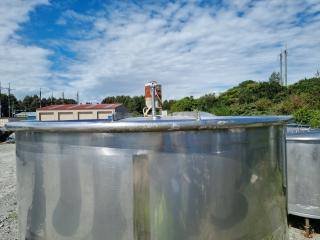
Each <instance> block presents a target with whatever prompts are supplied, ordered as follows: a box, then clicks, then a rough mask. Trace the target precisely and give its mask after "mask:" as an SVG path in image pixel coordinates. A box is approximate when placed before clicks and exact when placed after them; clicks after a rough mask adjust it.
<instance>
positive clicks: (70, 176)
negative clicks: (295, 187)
mask: <svg viewBox="0 0 320 240" xmlns="http://www.w3.org/2000/svg"><path fill="white" fill-rule="evenodd" d="M286 120H287V118H283V117H262V118H258V117H214V118H206V119H190V118H186V117H184V118H183V117H180V118H179V119H177V118H161V119H158V120H155V121H153V120H148V119H147V120H146V119H128V120H125V121H122V122H113V123H101V122H98V123H94V122H87V123H86V122H72V123H70V122H69V123H66V122H51V123H48V122H47V123H46V122H40V123H39V122H25V123H23V122H20V123H12V124H9V125H7V128H9V129H11V130H15V131H16V142H17V146H16V149H17V176H18V202H19V229H20V234H21V235H20V239H21V240H25V239H28V240H35V239H37V240H39V239H40V240H52V239H59V240H77V239H79V240H80V239H91V240H101V239H110V240H182V239H183V240H217V239H218V240H235V239H237V240H248V239H250V240H267V239H268V240H269V239H277V240H285V239H287V222H286V215H287V212H286V198H285V191H284V188H283V186H284V177H283V172H284V171H283V170H284V169H283V162H284V155H285V154H284V148H283V146H284V143H285V127H284V126H283V124H284V123H285V121H286Z"/></svg>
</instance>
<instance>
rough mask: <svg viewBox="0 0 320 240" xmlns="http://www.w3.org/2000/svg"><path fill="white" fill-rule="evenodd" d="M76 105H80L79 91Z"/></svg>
mask: <svg viewBox="0 0 320 240" xmlns="http://www.w3.org/2000/svg"><path fill="white" fill-rule="evenodd" d="M77 104H80V102H79V91H77Z"/></svg>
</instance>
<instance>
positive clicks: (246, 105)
mask: <svg viewBox="0 0 320 240" xmlns="http://www.w3.org/2000/svg"><path fill="white" fill-rule="evenodd" d="M0 97H1V105H2V113H3V116H5V117H6V116H8V96H7V95H1V96H0ZM63 102H64V103H65V104H68V103H73V104H75V103H76V101H75V100H74V99H64V100H63V99H61V98H42V99H41V106H48V105H52V104H62V103H63ZM10 103H11V107H12V108H13V109H15V110H17V111H35V110H36V109H37V108H38V107H39V106H40V99H39V97H38V96H37V95H33V96H26V97H24V98H23V100H18V99H16V97H15V96H14V95H10ZM102 103H122V104H123V105H124V106H126V107H127V109H128V111H129V112H130V113H132V114H133V115H141V114H142V110H143V108H144V106H145V101H144V96H142V95H141V96H133V97H131V96H109V97H106V98H105V99H103V100H102ZM162 107H163V110H167V111H168V112H169V113H170V112H179V111H205V112H210V113H213V114H215V115H233V116H236V115H251V116H252V115H293V116H294V117H295V119H296V121H297V122H298V123H301V124H309V125H312V126H313V127H320V76H316V77H314V78H309V79H303V80H300V81H298V82H296V83H294V84H292V85H289V86H287V87H286V86H282V85H280V75H279V74H278V73H273V74H272V75H271V76H270V78H269V81H267V82H257V81H253V80H247V81H244V82H242V83H240V84H239V85H237V86H235V87H232V88H230V89H228V90H227V91H225V92H223V93H222V94H219V95H216V94H215V93H209V94H206V95H203V96H201V97H197V98H196V97H193V96H187V97H184V98H182V99H179V100H164V101H163V106H162Z"/></svg>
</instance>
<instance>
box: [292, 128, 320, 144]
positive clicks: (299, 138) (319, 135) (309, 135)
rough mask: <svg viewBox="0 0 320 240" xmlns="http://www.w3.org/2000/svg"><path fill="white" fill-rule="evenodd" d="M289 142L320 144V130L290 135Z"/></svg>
mask: <svg viewBox="0 0 320 240" xmlns="http://www.w3.org/2000/svg"><path fill="white" fill-rule="evenodd" d="M286 140H287V142H320V130H319V131H313V132H302V133H292V134H288V135H287V137H286Z"/></svg>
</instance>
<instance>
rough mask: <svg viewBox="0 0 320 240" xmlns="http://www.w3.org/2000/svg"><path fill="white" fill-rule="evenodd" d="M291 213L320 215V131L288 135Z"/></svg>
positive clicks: (290, 133) (315, 216)
mask: <svg viewBox="0 0 320 240" xmlns="http://www.w3.org/2000/svg"><path fill="white" fill-rule="evenodd" d="M287 162H288V163H287V164H288V211H289V214H292V215H297V216H301V217H306V218H315V219H320V131H319V130H311V131H300V132H299V131H291V132H288V135H287Z"/></svg>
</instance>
